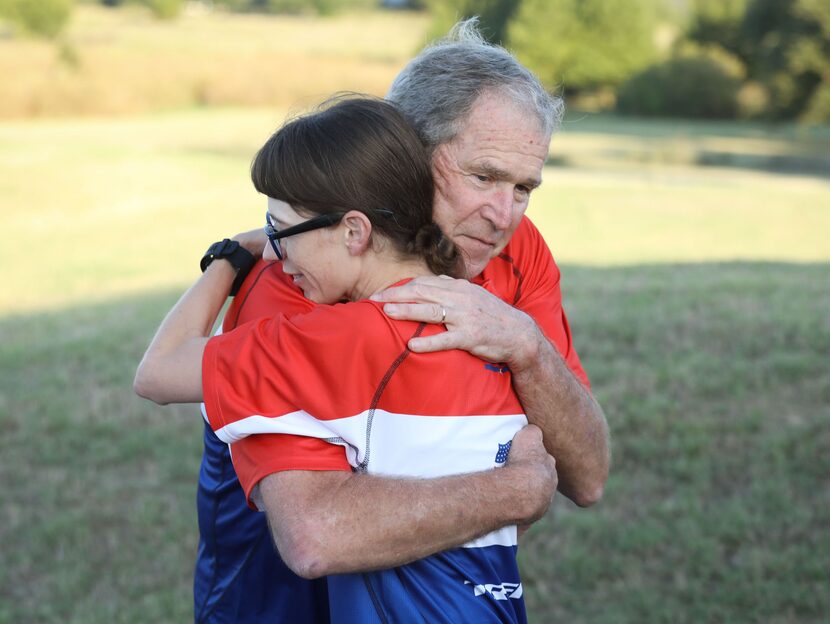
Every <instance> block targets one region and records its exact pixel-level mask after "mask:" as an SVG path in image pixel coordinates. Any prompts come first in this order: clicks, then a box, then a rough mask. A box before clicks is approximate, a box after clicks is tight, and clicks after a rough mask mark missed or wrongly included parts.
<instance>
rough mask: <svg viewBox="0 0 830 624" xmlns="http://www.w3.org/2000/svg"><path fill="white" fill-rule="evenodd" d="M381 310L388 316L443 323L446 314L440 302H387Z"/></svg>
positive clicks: (419, 321)
mask: <svg viewBox="0 0 830 624" xmlns="http://www.w3.org/2000/svg"><path fill="white" fill-rule="evenodd" d="M383 311H384V312H385V313H386V315H387V316H388V317H389V318H393V319H395V320H398V321H415V322H418V323H444V322H446V321H447V314H448V310H447V307H445V306H443V305H441V304H440V303H387V304H386V305H385V306H383Z"/></svg>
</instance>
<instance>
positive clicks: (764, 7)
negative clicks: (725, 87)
mask: <svg viewBox="0 0 830 624" xmlns="http://www.w3.org/2000/svg"><path fill="white" fill-rule="evenodd" d="M741 37H742V38H743V41H744V46H745V47H746V49H747V50H748V56H749V73H750V76H751V77H753V78H755V79H756V80H758V81H760V82H761V83H763V84H764V85H765V86H766V88H767V89H768V91H769V95H770V108H769V114H770V116H772V117H773V118H780V119H791V118H794V117H800V116H803V115H805V114H806V113H807V112H808V111H811V110H812V111H813V112H814V113H815V106H816V105H817V102H821V101H826V98H827V96H826V95H822V94H823V93H826V91H827V90H828V89H830V5H828V3H827V2H826V0H824V1H817V0H752V2H751V3H750V4H749V6H748V8H747V12H746V15H745V16H744V20H743V23H742V24H741ZM814 98H816V101H815V102H814V101H813V100H814ZM821 108H825V113H826V114H825V116H824V119H825V120H826V119H830V111H827V110H826V107H821ZM814 116H815V115H814ZM819 117H821V115H820V116H819Z"/></svg>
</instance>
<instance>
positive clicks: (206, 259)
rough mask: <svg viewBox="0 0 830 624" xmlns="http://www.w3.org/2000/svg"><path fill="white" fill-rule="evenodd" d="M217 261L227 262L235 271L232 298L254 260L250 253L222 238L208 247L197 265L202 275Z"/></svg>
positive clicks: (232, 241)
mask: <svg viewBox="0 0 830 624" xmlns="http://www.w3.org/2000/svg"><path fill="white" fill-rule="evenodd" d="M218 259H224V260H227V261H228V262H230V263H231V266H232V267H233V268H234V269H236V279H235V280H233V285H232V286H231V297H233V296H234V295H235V294H236V293H238V292H239V287H240V286H242V282H243V281H245V276H247V275H248V271H250V270H251V267H252V266H254V263H255V262H256V260H255V259H254V257H253V255H251V252H249V251H248V250H247V249H245V248H244V247H242V245H240V244H239V243H237V242H236V241H234V240H231V239H229V238H224V239H222V240H220V241H218V242H216V243H213V245H211V246H210V247H208V250H207V251H206V252H205V255H204V256H202V261H201V262H200V263H199V266H200V267H201V269H202V273H204V272H205V270H207V268H208V267H209V266H210V263H211V262H213V261H214V260H218Z"/></svg>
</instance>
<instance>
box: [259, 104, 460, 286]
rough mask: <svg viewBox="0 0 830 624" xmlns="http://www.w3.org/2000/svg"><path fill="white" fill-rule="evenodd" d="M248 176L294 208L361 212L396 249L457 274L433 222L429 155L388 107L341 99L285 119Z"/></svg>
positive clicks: (449, 245) (454, 253)
mask: <svg viewBox="0 0 830 624" xmlns="http://www.w3.org/2000/svg"><path fill="white" fill-rule="evenodd" d="M251 179H252V181H253V183H254V187H256V190H257V191H259V192H260V193H262V194H264V195H267V196H268V197H273V198H274V199H279V200H281V201H284V202H286V203H288V204H290V205H291V206H292V208H294V209H295V210H297V211H301V212H307V213H310V214H312V215H320V214H328V213H345V212H348V211H350V210H357V211H359V212H362V213H363V214H365V215H366V216H367V217H368V218H369V221H370V222H371V223H372V229H373V232H377V233H378V234H380V235H381V236H383V237H384V238H385V239H386V240H388V241H389V242H390V243H391V244H392V245H393V247H394V248H395V249H396V250H397V251H398V252H399V253H401V254H403V255H406V256H417V257H421V258H423V259H424V260H425V261H426V263H427V266H428V267H429V269H430V270H431V271H433V272H434V273H436V274H442V273H444V274H448V275H454V274H456V272H457V271H458V265H459V262H458V260H459V255H458V250H457V249H456V247H455V245H454V244H453V242H452V241H451V240H450V239H449V238H448V237H447V236H444V234H443V232H442V231H441V229H440V228H439V227H438V226H437V225H436V224H435V223H434V222H433V220H432V199H433V181H432V172H431V169H430V164H429V156H428V154H427V151H426V149H425V148H424V146H423V145H422V144H421V141H420V140H419V139H418V135H417V133H416V132H415V130H414V129H413V128H412V127H411V126H410V125H409V123H408V122H407V121H406V119H405V118H404V117H403V115H402V114H401V113H400V112H399V111H398V110H397V108H396V107H395V106H394V105H393V104H390V103H388V102H385V101H383V100H379V99H374V98H367V97H348V98H346V97H342V96H341V97H337V98H334V99H332V100H329V101H327V102H326V103H324V104H323V105H321V108H320V109H319V110H317V111H316V112H314V113H311V114H309V115H305V116H303V117H298V118H296V119H294V120H292V121H289V122H288V123H286V124H285V125H284V126H283V127H282V128H280V129H279V130H278V131H277V132H275V133H274V134H273V135H272V136H271V138H270V139H268V141H267V142H266V143H265V145H263V146H262V148H261V149H260V150H259V152H257V155H256V157H255V158H254V161H253V164H252V165H251Z"/></svg>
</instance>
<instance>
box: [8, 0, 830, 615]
mask: <svg viewBox="0 0 830 624" xmlns="http://www.w3.org/2000/svg"><path fill="white" fill-rule="evenodd" d="M79 15H80V19H81V21H80V22H79V23H77V24H75V25H74V26H73V28H74V29H75V30H73V31H72V32H75V33H78V32H87V33H93V32H95V29H94V28H92V26H91V24H93V23H97V22H95V20H110V21H107V22H106V23H105V24H104V25H105V26H107V28H110V30H109V31H106V29H100V28H99V31H98V32H105V31H106V32H111V35H109V36H103V35H101V36H100V37H99V38H98V39H96V38H95V37H92V36H91V35H89V37H91V40H90V41H88V43H89V45H93V44H95V45H101V46H107V45H109V46H111V48H108V49H109V52H108V53H107V54H109V56H111V57H113V58H115V57H118V54H112V52H113V51H115V50H120V52H119V54H123V55H126V56H127V57H129V55H130V54H133V55H134V56H133V57H130V58H133V60H135V59H136V58H140V57H141V56H142V55H143V54H146V51H147V50H148V49H150V48H152V47H153V46H156V47H158V46H160V45H161V43H160V42H163V41H167V39H165V37H169V36H170V33H169V32H166V30H165V29H171V28H173V27H172V26H168V25H160V24H155V23H151V24H147V25H146V30H144V29H143V28H138V27H135V28H134V27H133V26H131V25H130V24H132V23H133V22H125V23H124V24H122V25H121V26H120V27H119V26H118V25H117V24H115V25H113V22H112V20H117V19H120V18H119V17H118V16H120V15H122V14H121V13H112V14H110V13H103V12H100V11H94V10H93V11H87V10H86V9H84V10H83V11H80V12H79ZM202 19H203V18H199V17H196V18H194V20H196V21H189V22H186V23H185V26H184V28H185V29H186V30H185V31H184V35H183V37H182V46H183V49H189V50H190V51H191V52H193V51H196V52H198V51H199V50H201V48H200V47H199V41H201V39H199V37H197V36H196V32H197V31H198V29H199V28H202V29H206V30H207V31H208V32H210V33H214V34H213V35H212V36H214V37H216V34H215V32H216V31H214V30H210V29H213V28H215V27H216V25H215V24H214V23H213V22H212V21H211V18H209V17H205V18H204V21H198V20H202ZM349 19H351V18H349V17H344V18H338V20H340V21H337V20H335V21H324V22H321V23H319V24H318V23H314V25H309V26H308V28H310V29H311V30H308V31H306V30H303V32H304V33H306V35H307V36H306V37H300V36H299V35H298V34H297V32H298V29H297V25H296V23H295V24H294V27H293V28H291V27H289V26H285V27H284V28H285V30H284V31H281V32H282V34H283V37H281V38H275V39H279V41H278V42H277V41H274V42H271V43H270V44H268V43H267V42H266V43H263V44H262V45H273V46H285V50H294V51H295V52H296V53H297V54H300V55H303V54H310V53H309V52H308V51H309V50H313V49H314V48H315V46H318V47H319V46H321V45H323V44H322V43H321V41H329V42H330V43H329V44H328V45H329V46H334V47H335V48H336V49H334V50H332V49H330V48H327V49H326V50H322V51H321V50H318V52H317V54H318V58H323V59H324V60H325V59H328V60H331V56H332V55H334V56H338V55H340V56H345V57H347V58H346V60H345V61H343V62H346V61H348V62H349V63H353V66H354V67H355V68H360V67H363V66H364V63H369V61H367V60H366V59H371V58H377V55H378V54H379V52H378V49H379V48H380V49H388V50H391V52H389V54H391V55H392V56H394V59H401V60H402V59H404V58H405V57H406V56H407V55H408V54H409V53H410V50H409V49H408V47H407V46H409V45H410V44H409V42H408V40H406V41H404V38H405V37H404V35H405V36H407V37H414V38H413V40H412V41H413V45H414V41H415V39H417V36H414V35H413V34H412V30H411V29H408V30H406V32H405V33H403V32H402V31H401V30H400V29H401V28H402V27H401V26H400V24H399V23H396V24H397V25H395V24H393V23H392V22H382V20H383V19H386V18H385V17H383V18H376V19H379V20H381V22H382V23H381V27H380V28H379V30H380V31H384V30H385V31H386V32H387V33H388V35H389V36H390V37H392V38H394V39H395V41H396V44H395V45H392V46H387V47H384V46H383V45H379V44H378V42H379V41H380V42H382V41H384V39H382V38H381V35H380V34H377V35H373V36H367V37H365V38H364V39H361V40H360V42H359V43H360V45H359V46H358V47H357V52H355V53H354V54H352V55H351V56H349V54H346V53H345V52H343V50H345V49H346V47H347V46H345V44H344V43H343V42H344V41H347V40H348V38H349V37H352V38H354V37H355V35H354V32H355V31H354V30H351V31H350V30H349V28H352V29H354V28H356V26H355V24H356V23H357V22H355V23H352V22H349ZM403 19H411V16H404V18H403ZM83 20H87V21H86V22H84V21H83ZM90 20H91V21H90ZM266 23H267V24H269V25H270V27H272V28H275V27H276V25H278V23H279V22H278V20H277V21H273V22H266ZM369 23H370V25H371V24H373V23H375V22H371V21H370V22H369ZM84 24H86V26H85V25H84ZM349 24H352V25H351V26H349ZM338 25H339V26H338ZM98 26H101V24H98ZM305 27H306V25H305V24H303V29H305ZM84 28H88V29H89V30H87V31H84V30H83V29H84ZM228 28H229V37H230V41H232V42H235V47H241V49H245V47H244V46H242V45H241V44H242V42H244V41H245V36H246V35H245V33H247V37H248V38H249V39H250V43H251V47H253V44H254V43H255V41H260V40H261V39H263V38H265V39H268V40H269V41H270V40H271V39H272V37H271V36H270V33H271V32H273V31H271V30H269V29H268V28H263V27H262V25H261V24H260V23H259V22H255V21H254V20H250V19H249V18H244V19H242V20H241V21H240V22H234V23H233V24H231V26H229V27H228ZM321 28H322V29H326V28H329V29H331V30H330V31H328V32H330V33H331V34H329V35H326V36H322V35H320V36H319V37H316V36H312V35H314V33H318V34H319V32H321V31H319V30H316V29H321ZM406 28H409V27H406ZM187 29H194V30H192V31H191V30H187ZM246 29H248V30H246ZM344 32H345V33H346V34H345V35H344V34H343V33H344ZM350 32H351V33H352V34H351V35H349V34H348V33H350ZM372 32H375V31H372ZM130 37H132V39H131V38H130ZM291 37H293V39H292V38H291ZM373 37H375V38H374V39H373ZM304 39H305V41H304ZM118 42H120V43H118ZM130 42H132V43H130ZM338 42H339V43H338ZM116 43H117V45H116ZM128 43H129V45H127V44H128ZM8 44H9V42H8V41H5V40H0V67H1V66H2V63H4V62H6V63H8V62H10V61H9V58H11V57H3V55H4V54H6V53H7V52H8V48H4V47H3V46H6V45H8ZM27 45H28V44H27ZM31 45H35V44H31ZM38 45H40V44H38ZM217 45H219V46H220V47H221V46H222V45H225V44H223V43H219V44H217ZM188 46H190V47H189V48H188ZM337 46H343V48H342V50H341V48H337ZM82 49H83V48H82ZM131 50H132V51H131ZM285 50H283V52H285ZM225 51H226V52H228V50H225ZM228 53H229V54H230V52H228ZM102 54H103V56H102V58H103V57H105V56H107V54H104V53H103V52H102ZM171 54H172V57H170V58H173V60H172V61H171V62H170V67H176V63H177V62H179V61H176V60H175V58H176V51H175V50H173V51H172V52H171ZM274 54H277V52H276V51H275V52H274ZM327 55H328V56H327ZM231 56H232V55H231ZM243 56H244V55H243ZM312 56H313V55H312ZM185 57H186V55H185V56H183V57H182V58H185ZM381 57H382V55H381ZM4 58H5V60H3V59H4ZM240 58H241V57H240ZM251 58H253V57H251ZM286 58H287V59H288V60H289V61H290V60H291V58H292V57H290V56H289V57H286ZM304 58H305V57H304ZM308 58H310V56H308ZM349 59H350V60H349ZM384 59H385V60H384ZM387 61H389V62H388V63H387ZM102 62H103V61H102ZM136 62H138V61H136ZM233 62H234V63H235V62H237V61H233ZM397 62H398V60H391V61H390V60H389V59H387V58H386V57H382V63H381V64H383V66H384V67H385V69H384V71H386V72H391V73H394V71H395V69H394V68H395V63H397ZM369 64H370V65H371V63H369ZM234 67H235V66H234ZM61 71H62V70H61ZM142 71H144V70H142ZM164 71H166V70H164ZM35 73H36V72H35ZM335 73H337V72H335ZM323 75H329V74H323ZM384 75H385V74H384ZM378 76H380V74H378ZM347 77H348V75H347ZM32 79H33V80H34V79H40V78H37V76H34V75H33V78H32ZM125 80H126V78H125ZM373 80H377V81H381V80H386V78H383V79H381V78H380V77H375V78H373ZM127 82H129V81H127ZM130 84H132V83H130ZM139 84H140V82H139ZM322 84H323V85H324V86H323V87H321V89H324V88H326V85H329V84H330V83H327V82H325V81H324V82H323V83H322ZM6 86H7V84H6V83H4V87H3V88H5V87H6ZM352 86H353V87H354V88H359V87H360V85H352ZM72 88H75V87H72ZM314 88H316V87H310V90H309V91H307V92H306V94H305V96H308V97H310V96H311V95H313V94H314V90H313V89H314ZM113 91H114V92H115V94H114V95H113V96H112V97H116V96H117V97H122V96H119V95H118V89H113ZM381 91H382V89H381ZM123 93H126V95H123ZM129 93H130V92H129V89H128V90H127V91H126V92H122V95H123V97H132V96H130V95H129ZM305 96H300V95H298V96H297V97H299V98H300V99H301V98H302V97H305ZM0 100H2V98H0ZM183 104H184V101H183ZM290 104H291V102H288V101H286V102H285V103H284V105H283V106H282V107H281V108H280V107H277V108H273V109H265V108H258V109H234V108H224V109H212V108H200V109H188V110H168V111H166V112H160V113H154V114H151V115H141V116H127V117H121V118H105V117H94V116H93V117H88V118H84V119H65V120H55V119H42V120H36V121H5V122H0V172H2V173H1V174H0V231H3V232H4V244H3V246H2V247H0V276H2V278H3V284H4V288H3V289H2V291H0V429H2V431H3V435H2V436H0V480H2V483H3V488H2V490H0V544H2V546H1V547H0V622H2V623H6V622H8V623H10V624H11V623H15V624H16V623H18V622H23V623H27V622H33V623H34V622H37V623H41V622H56V623H57V622H60V623H64V622H76V623H79V624H81V623H82V624H88V623H98V622H100V623H110V622H130V623H132V622H136V623H143V622H181V621H188V620H189V619H191V618H192V607H191V599H190V596H191V595H190V583H191V579H192V562H193V558H194V556H195V548H196V539H197V535H196V522H195V509H194V497H195V482H196V476H197V470H198V462H199V457H200V449H201V420H200V418H199V416H198V415H197V413H196V410H195V408H193V407H192V406H185V407H176V408H158V407H155V406H153V405H150V404H149V403H146V402H142V401H141V400H139V399H138V398H137V397H135V396H134V395H133V394H132V392H131V388H130V385H131V381H132V376H133V373H134V370H135V366H136V364H137V362H138V359H139V358H140V356H141V354H142V352H143V350H144V348H145V347H146V344H147V342H148V341H149V338H150V336H151V335H152V332H153V330H154V328H155V326H156V325H157V324H158V322H159V320H160V319H161V317H162V315H163V314H164V312H165V311H166V309H167V308H168V307H169V306H170V305H171V304H172V303H173V302H174V301H175V299H176V298H177V297H178V295H179V293H180V292H181V290H182V289H183V288H184V286H185V285H186V284H187V283H188V282H189V281H190V280H192V279H193V278H194V277H195V276H196V275H197V274H198V268H197V264H198V258H199V257H200V256H201V254H202V253H203V251H204V249H205V248H206V247H207V245H208V244H209V243H210V242H212V241H214V240H216V239H217V238H219V237H222V236H226V235H230V234H232V233H234V232H235V231H238V230H240V229H245V228H248V227H256V226H259V225H260V221H261V220H262V212H263V209H264V204H263V201H262V199H261V198H260V197H258V196H257V195H256V194H255V192H254V191H253V190H252V189H251V185H250V182H249V181H248V177H247V169H248V163H249V162H250V158H251V156H252V154H253V152H254V151H255V150H256V148H257V147H258V146H259V145H260V144H261V143H262V142H263V141H264V139H265V138H266V137H267V135H268V133H269V132H271V131H272V130H273V129H274V128H275V127H276V126H278V125H279V123H280V122H281V121H282V119H283V118H284V116H285V114H286V112H285V111H287V110H288V109H289V108H290ZM122 112H123V111H122ZM827 154H830V129H828V128H809V129H805V128H801V127H796V126H779V127H765V126H759V125H746V124H711V123H707V124H701V123H691V122H671V123H661V122H654V121H633V120H620V119H616V118H613V117H605V116H585V115H579V114H572V115H571V116H570V117H569V118H568V120H567V121H566V123H565V125H564V128H563V131H562V133H561V134H560V135H559V136H557V137H556V138H555V140H554V143H553V145H552V152H551V165H550V166H549V167H548V168H546V170H545V184H544V186H543V187H542V188H541V189H540V190H539V191H538V193H537V194H536V195H535V196H534V199H533V202H532V203H533V206H532V209H531V215H532V217H533V219H534V220H535V221H536V222H537V223H538V224H539V225H540V227H541V229H542V231H543V233H544V235H545V237H546V239H547V240H548V242H549V243H550V245H551V248H552V249H553V250H554V253H555V256H556V258H557V260H558V261H559V263H560V265H561V266H562V270H563V290H564V293H565V302H566V307H567V309H568V312H569V318H570V321H571V326H572V329H573V332H574V334H575V340H576V344H577V346H578V348H579V352H580V354H581V356H582V359H583V362H584V364H585V366H586V368H587V370H588V372H589V374H590V376H591V379H592V382H593V386H594V390H595V392H596V395H597V397H598V398H599V400H600V402H601V404H602V405H603V407H604V408H605V410H606V413H607V416H608V420H609V424H610V427H611V432H612V438H613V450H614V465H613V471H612V475H611V478H610V480H609V483H608V487H607V490H606V495H605V498H604V499H603V501H602V502H601V503H600V504H599V505H598V506H596V507H594V508H592V509H590V510H587V511H586V510H578V509H576V508H575V507H574V506H573V505H571V504H569V503H568V502H567V501H565V500H564V499H558V500H557V502H556V503H555V504H554V506H553V509H552V511H551V513H550V514H548V516H547V517H546V518H545V519H544V520H543V521H542V522H540V523H539V524H538V525H537V526H536V527H534V529H533V530H531V531H530V532H529V533H528V535H527V536H526V539H525V541H524V543H523V544H522V547H521V554H520V560H521V566H522V570H523V575H524V582H525V587H526V590H525V591H526V598H527V604H528V608H529V612H530V619H531V622H545V623H546V622H585V623H595V622H599V623H608V624H615V623H629V622H630V623H635V624H639V623H641V622H671V623H672V624H679V623H686V622H688V623H698V622H759V623H761V622H763V623H767V622H771V623H781V624H783V623H791V622H798V623H802V622H803V623H809V622H816V623H818V622H824V621H827V617H828V613H830V594H828V592H827V591H826V584H827V579H828V578H830V367H828V361H830V314H828V310H830V244H828V242H827V240H828V237H827V232H830V210H829V209H828V208H829V207H830V167H828V160H827Z"/></svg>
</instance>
